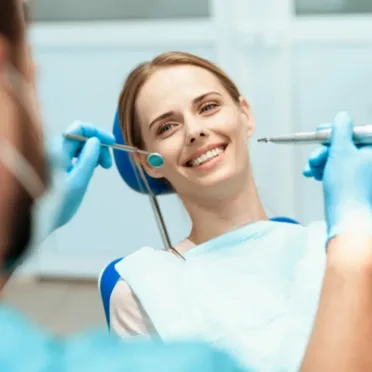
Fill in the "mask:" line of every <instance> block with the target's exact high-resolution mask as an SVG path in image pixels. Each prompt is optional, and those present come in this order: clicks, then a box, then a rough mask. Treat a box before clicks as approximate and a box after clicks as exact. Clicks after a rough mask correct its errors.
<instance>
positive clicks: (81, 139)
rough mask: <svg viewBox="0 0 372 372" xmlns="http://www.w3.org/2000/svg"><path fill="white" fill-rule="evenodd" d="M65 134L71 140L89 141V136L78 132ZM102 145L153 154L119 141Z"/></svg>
mask: <svg viewBox="0 0 372 372" xmlns="http://www.w3.org/2000/svg"><path fill="white" fill-rule="evenodd" d="M63 136H64V137H65V138H67V139H71V140H75V141H82V142H85V141H88V140H89V138H88V137H84V136H79V135H77V134H70V133H64V134H63ZM101 146H103V147H111V148H113V149H115V150H120V151H126V152H137V153H139V154H144V155H151V153H149V152H148V151H145V150H140V149H137V148H136V147H132V146H128V145H119V144H118V143H114V144H112V145H108V144H106V143H102V142H101Z"/></svg>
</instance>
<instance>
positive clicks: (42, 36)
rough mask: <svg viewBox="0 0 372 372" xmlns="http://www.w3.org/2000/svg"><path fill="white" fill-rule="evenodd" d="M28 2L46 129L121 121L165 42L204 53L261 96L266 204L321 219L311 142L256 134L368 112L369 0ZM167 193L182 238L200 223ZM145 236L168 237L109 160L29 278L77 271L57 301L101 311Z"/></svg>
mask: <svg viewBox="0 0 372 372" xmlns="http://www.w3.org/2000/svg"><path fill="white" fill-rule="evenodd" d="M31 4H32V18H33V25H32V30H31V31H32V32H31V39H30V42H31V45H32V47H33V51H34V55H35V59H36V61H37V63H38V65H39V88H40V90H39V92H40V97H39V98H40V102H41V105H42V110H43V115H44V119H45V125H46V127H47V131H48V135H49V136H54V135H57V134H59V133H61V132H62V131H63V130H64V129H65V128H66V126H67V125H68V124H69V123H70V122H71V121H73V120H75V119H79V120H83V121H91V122H93V123H95V124H97V125H99V126H101V127H102V128H105V129H106V130H111V128H112V123H113V118H114V115H115V110H116V105H117V99H118V95H119V92H120V89H121V87H122V84H123V82H124V80H125V77H126V75H127V74H128V72H129V71H130V70H131V69H132V68H134V67H135V66H136V64H138V63H140V62H143V61H145V60H148V59H151V58H152V57H154V56H155V55H157V54H159V53H162V52H164V51H170V50H178V51H187V52H191V53H195V54H197V55H200V56H202V57H206V58H208V59H210V60H212V61H213V62H215V63H217V64H218V65H220V66H221V67H222V68H224V69H225V71H226V72H227V73H228V74H229V75H230V76H231V77H232V78H233V79H234V80H235V81H236V83H237V84H238V86H239V87H240V89H241V91H242V93H243V94H244V95H245V97H246V98H247V99H248V101H249V102H250V104H251V106H252V110H253V113H254V115H255V118H256V121H257V132H256V135H255V137H254V138H253V139H252V141H251V143H250V145H249V146H250V149H251V158H252V164H253V168H254V172H255V176H256V179H257V185H258V188H259V192H260V195H261V197H262V199H263V202H264V204H265V207H266V209H267V211H268V213H269V214H270V215H271V216H273V215H276V216H278V215H282V216H288V217H292V218H295V219H297V220H298V221H300V222H301V223H304V224H306V223H309V222H310V221H314V220H318V219H322V211H323V204H322V195H321V188H320V185H319V184H316V183H315V182H314V181H312V180H305V179H304V178H303V177H302V173H301V171H302V168H303V166H304V165H305V163H306V158H307V155H308V154H309V153H310V151H311V150H312V147H311V146H310V147H309V146H306V147H303V146H302V147H295V146H285V147H280V146H275V145H269V144H266V145H265V144H260V145H258V144H257V143H256V139H257V138H259V137H261V136H268V135H275V134H280V133H285V132H291V131H303V130H313V129H314V128H315V127H316V126H317V125H318V124H320V123H326V122H331V121H332V119H333V117H334V116H335V114H336V113H337V112H338V111H341V110H347V111H349V112H350V113H351V115H352V116H353V118H354V120H355V123H356V124H368V123H371V122H372V93H371V87H372V63H371V61H372V2H371V1H370V0H188V1H181V0H105V1H102V0H63V1H61V0H59V1H58V0H33V1H32V2H31ZM180 89H182V87H180ZM160 204H161V206H162V209H163V212H164V216H165V219H166V222H167V224H168V227H169V231H170V234H171V238H172V240H173V241H174V242H176V241H178V240H181V239H183V238H184V237H185V236H186V234H187V233H188V231H189V227H190V222H189V220H188V216H187V214H186V213H185V211H184V210H183V207H182V204H181V202H180V201H179V200H178V199H177V197H176V196H167V197H161V198H160ZM144 245H151V246H154V247H156V248H161V245H162V243H161V239H160V235H159V233H158V231H157V228H156V224H155V221H154V219H153V215H152V211H151V208H150V204H149V202H148V200H147V198H146V197H145V196H142V195H138V194H136V193H134V192H133V191H131V190H130V189H129V188H128V187H127V186H126V185H125V184H124V182H123V181H122V180H121V179H120V177H119V175H118V173H117V171H116V169H115V166H114V167H113V168H112V169H111V170H109V171H104V170H101V169H99V170H98V171H97V172H96V174H95V177H94V179H93V181H92V183H91V185H90V188H89V191H88V194H87V196H86V199H85V201H84V204H83V206H82V208H81V209H80V211H79V213H78V214H77V215H76V217H75V218H74V219H73V220H72V221H71V223H70V224H69V225H68V226H66V227H64V228H62V229H61V230H59V231H57V232H56V233H55V234H54V235H53V236H51V237H50V239H48V241H46V242H45V244H44V245H43V246H42V247H41V248H40V249H39V250H38V251H37V252H36V253H35V254H34V255H33V256H32V257H30V259H29V260H28V261H27V262H26V263H25V265H23V267H22V268H21V270H20V271H19V272H20V277H24V276H25V275H27V276H29V277H35V276H37V277H43V278H49V280H50V279H55V278H58V279H62V280H64V281H67V280H71V279H74V280H76V279H77V280H79V281H80V282H79V283H80V284H79V286H80V287H79V288H80V289H78V290H77V292H73V290H72V289H71V288H72V287H71V285H70V284H68V285H67V284H60V286H62V287H60V288H62V292H60V295H58V292H56V290H55V289H46V293H49V294H48V295H47V298H49V299H50V298H51V294H50V293H54V296H56V298H57V302H58V301H59V302H58V303H64V304H66V303H68V301H69V300H68V299H67V298H68V297H63V296H64V295H63V293H65V295H66V296H69V295H71V293H75V296H77V297H76V298H79V299H80V301H83V302H84V303H85V304H86V306H88V307H89V306H90V307H91V308H92V309H93V307H94V309H95V310H93V311H96V307H95V306H96V305H97V306H100V304H99V300H98V297H97V290H96V284H95V283H96V280H97V277H98V275H99V273H100V271H101V269H102V268H103V267H104V266H105V265H106V264H107V263H108V262H109V261H111V260H112V259H114V258H118V257H122V256H123V255H126V254H128V253H129V252H132V251H134V250H136V249H138V248H139V247H142V246H144ZM82 281H92V283H94V284H92V287H91V289H90V290H91V293H92V295H91V296H92V301H96V305H94V306H93V305H88V303H89V302H88V299H84V295H82V294H81V293H85V295H86V293H88V292H87V289H82V288H84V287H81V286H82V285H83V284H81V283H84V282H82ZM65 283H67V282H65ZM66 285H67V287H66ZM63 288H65V289H63ZM66 288H69V289H66ZM23 291H24V292H25V293H32V292H30V291H29V290H23ZM48 291H49V292H48ZM63 291H65V292H63ZM79 291H81V292H79ZM13 293H16V291H13ZM22 293H23V292H22ZM56 293H57V294H56ZM61 293H62V294H61ZM22 296H23V297H22ZM22 296H21V297H22V298H28V297H27V296H26V297H25V296H24V295H22ZM29 296H31V294H30V295H29ZM48 296H49V297H48ZM31 297H32V296H31ZM10 300H11V301H14V303H17V304H21V303H23V302H22V301H20V300H18V299H17V298H15V299H14V298H10ZM17 301H18V302H17ZM19 301H20V302H19ZM40 301H41V302H42V303H43V301H44V300H43V299H41V300H40ZM45 301H46V302H47V301H49V300H45ZM26 302H27V301H26ZM27 303H28V302H27ZM75 305H76V304H75ZM22 306H23V305H22ZM27 306H28V305H27ZM27 306H26V307H27ZM50 306H52V305H50ZM53 306H54V307H53ZM53 306H52V307H53V309H55V308H60V306H59V305H58V306H57V305H53ZM76 306H77V305H76ZM74 309H75V310H71V311H72V314H74V315H75V316H76V312H75V311H76V307H75V308H74ZM50 311H52V312H53V311H55V310H50ZM97 311H100V309H99V310H97ZM97 316H98V315H97ZM42 318H43V317H42ZM94 319H96V318H94ZM102 319H103V318H102ZM62 328H63V327H62Z"/></svg>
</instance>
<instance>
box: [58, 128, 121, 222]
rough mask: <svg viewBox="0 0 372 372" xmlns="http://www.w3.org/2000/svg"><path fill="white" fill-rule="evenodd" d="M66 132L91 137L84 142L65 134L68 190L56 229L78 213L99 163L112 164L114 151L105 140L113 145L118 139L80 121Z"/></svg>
mask: <svg viewBox="0 0 372 372" xmlns="http://www.w3.org/2000/svg"><path fill="white" fill-rule="evenodd" d="M65 133H70V134H77V135H80V136H85V137H90V139H89V140H88V141H86V142H81V141H74V140H70V139H66V138H64V137H62V138H61V143H60V146H61V149H62V152H63V155H64V156H65V157H66V158H67V166H66V169H65V170H66V181H67V187H66V189H67V191H66V195H65V198H64V201H63V206H62V210H61V213H60V216H59V218H58V221H57V226H56V228H58V227H61V226H63V225H65V224H66V223H67V222H69V221H70V220H71V218H72V217H73V216H74V215H75V214H76V212H77V210H78V209H79V207H80V204H81V203H82V201H83V198H84V196H85V193H86V191H87V188H88V185H89V182H90V180H91V178H92V176H93V173H94V170H95V168H96V167H97V166H98V165H100V166H102V167H103V168H105V169H108V168H110V167H111V166H112V158H111V154H110V151H109V149H108V148H106V147H101V143H106V144H113V143H114V142H115V138H114V136H113V135H112V134H111V133H108V132H105V131H102V130H100V129H99V128H98V127H96V126H93V125H91V124H86V123H82V122H79V121H77V122H74V123H72V124H71V125H70V126H69V127H68V128H67V130H66V131H65Z"/></svg>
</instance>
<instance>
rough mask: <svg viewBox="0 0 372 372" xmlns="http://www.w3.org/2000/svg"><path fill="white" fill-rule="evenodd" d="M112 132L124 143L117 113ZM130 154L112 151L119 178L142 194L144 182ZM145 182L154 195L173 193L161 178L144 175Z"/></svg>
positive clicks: (145, 192)
mask: <svg viewBox="0 0 372 372" xmlns="http://www.w3.org/2000/svg"><path fill="white" fill-rule="evenodd" d="M113 133H114V136H115V138H116V142H117V143H119V144H120V145H124V139H123V135H122V133H121V128H120V122H119V114H118V112H117V113H116V115H115V121H114V128H113ZM130 156H131V155H130V154H129V153H128V152H125V151H114V159H115V163H116V167H117V169H118V171H119V173H120V176H121V178H122V179H123V180H124V182H125V183H126V184H127V185H128V186H129V187H130V188H131V189H133V190H134V191H137V192H139V193H142V194H148V191H147V188H146V186H145V183H144V182H143V180H142V178H141V174H140V172H139V171H138V169H137V168H136V166H135V164H134V162H133V160H132V159H131V157H130ZM146 178H147V182H148V184H149V186H150V189H151V191H152V193H153V194H154V195H156V196H157V195H166V194H171V193H173V192H174V191H173V189H172V187H171V186H170V185H169V184H168V183H166V182H164V181H163V180H161V179H157V178H152V177H149V176H146Z"/></svg>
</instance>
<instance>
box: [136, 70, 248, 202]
mask: <svg viewBox="0 0 372 372" xmlns="http://www.w3.org/2000/svg"><path fill="white" fill-rule="evenodd" d="M136 113H137V117H138V119H139V123H140V125H141V131H142V137H143V140H144V143H145V145H146V148H147V150H148V151H150V152H158V153H160V154H161V155H162V156H163V157H164V166H163V167H162V168H159V169H152V168H149V167H148V166H146V163H145V162H143V164H144V165H145V168H146V171H147V173H148V174H149V175H150V176H152V177H155V178H161V177H165V178H166V179H167V180H168V181H169V182H170V183H171V184H172V186H173V187H174V189H175V190H176V191H177V193H178V194H180V195H192V194H199V195H200V194H203V193H204V194H205V191H206V190H205V188H208V192H209V191H210V192H211V193H212V192H213V188H214V187H219V186H221V185H225V186H226V181H229V182H231V180H232V179H234V178H235V176H237V175H239V174H242V172H246V171H249V160H248V149H247V138H248V137H249V136H250V135H251V134H252V133H253V131H254V127H255V123H254V119H253V117H252V115H251V113H250V111H249V106H248V104H247V102H246V101H245V100H244V99H242V98H241V99H240V102H234V101H233V99H232V98H231V96H230V95H229V93H228V92H227V90H226V89H225V88H224V86H223V85H222V84H221V82H220V81H219V79H218V78H217V77H216V76H215V75H214V74H212V73H211V72H209V71H208V70H205V69H202V68H199V67H195V66H189V65H182V66H172V67H166V68H163V69H160V70H158V71H156V72H155V73H154V74H153V75H152V76H151V77H150V78H149V80H148V81H147V82H146V83H145V84H144V86H143V87H142V89H141V90H140V92H139V95H138V99H137V102H136Z"/></svg>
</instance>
